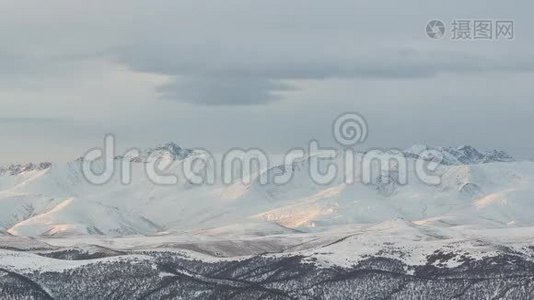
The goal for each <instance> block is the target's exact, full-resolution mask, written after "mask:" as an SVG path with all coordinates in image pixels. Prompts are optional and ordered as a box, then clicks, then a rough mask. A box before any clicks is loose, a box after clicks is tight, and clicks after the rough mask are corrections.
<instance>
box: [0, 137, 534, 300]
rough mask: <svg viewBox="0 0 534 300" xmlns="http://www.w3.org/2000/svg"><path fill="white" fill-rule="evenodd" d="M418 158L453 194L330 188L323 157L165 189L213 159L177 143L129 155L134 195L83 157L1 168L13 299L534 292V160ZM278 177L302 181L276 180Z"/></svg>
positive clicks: (2, 275) (384, 186)
mask: <svg viewBox="0 0 534 300" xmlns="http://www.w3.org/2000/svg"><path fill="white" fill-rule="evenodd" d="M429 149H432V150H433V151H430V152H429V151H425V150H429ZM403 153H404V155H405V156H406V157H408V160H409V161H410V162H412V163H413V162H418V161H423V162H428V161H436V160H438V159H439V160H442V161H443V163H442V164H441V165H439V167H438V168H437V169H436V171H435V172H436V174H437V175H439V177H440V179H441V180H440V183H439V184H437V185H429V184H426V183H424V182H423V181H421V180H418V178H417V176H415V175H416V174H415V170H414V168H413V164H409V165H410V166H411V167H409V168H408V172H409V174H408V178H409V181H408V182H407V183H406V184H403V183H401V182H400V181H399V180H398V174H396V173H395V172H394V171H395V170H392V172H391V173H388V174H387V175H386V176H383V175H381V174H379V175H377V176H376V178H375V180H373V181H372V182H371V183H364V182H362V180H361V176H359V175H361V174H357V176H356V178H355V181H354V183H352V184H348V183H346V182H345V181H344V180H342V179H341V178H338V179H336V180H333V181H332V182H330V183H329V184H326V185H325V184H317V183H315V182H314V181H313V180H311V178H310V176H309V171H310V158H309V157H308V158H305V159H301V160H298V161H295V162H293V163H291V164H289V165H277V166H274V167H271V168H268V169H266V170H264V171H263V172H260V173H259V174H256V177H255V178H254V180H252V181H251V182H249V183H243V182H242V181H240V180H236V182H234V183H233V184H230V185H225V184H220V183H218V184H213V185H211V184H206V185H196V184H192V183H191V182H188V181H187V180H186V179H185V178H180V180H179V182H178V184H175V185H170V186H165V185H156V184H154V183H153V182H152V181H150V180H149V179H148V178H147V177H146V176H145V174H144V166H145V164H147V163H149V162H150V161H151V160H153V159H154V158H156V157H159V158H162V159H163V160H166V161H171V162H173V164H172V165H171V167H170V169H169V170H168V171H170V172H173V171H177V170H178V169H179V168H180V166H181V165H182V164H184V163H186V162H187V161H188V160H193V159H195V157H197V155H199V154H198V153H196V152H195V151H192V150H188V149H186V148H182V147H179V146H177V145H176V144H173V143H168V144H164V145H161V146H157V147H154V148H151V149H148V150H145V151H140V152H139V154H138V155H133V156H116V157H115V158H114V163H115V164H117V165H119V164H122V163H123V162H125V161H126V162H130V163H132V164H131V165H132V177H131V178H132V182H131V183H130V184H123V183H122V182H121V180H120V178H119V176H118V174H116V175H117V176H114V177H112V178H111V180H110V181H109V182H107V183H105V184H102V185H92V184H89V183H88V181H87V180H86V178H84V176H83V174H82V172H81V165H82V163H83V160H82V159H77V160H74V161H72V162H69V163H66V164H50V163H41V164H26V165H14V166H7V167H4V168H1V169H0V289H1V291H2V293H3V295H5V296H6V297H8V298H9V297H12V298H16V299H85V298H117V299H159V298H162V297H170V298H180V297H182V298H187V299H206V298H210V297H212V298H213V297H215V298H221V297H222V298H228V299H230V298H232V299H233V298H235V299H347V298H351V297H353V296H354V295H358V297H359V298H361V299H383V298H384V299H385V298H387V299H412V298H414V299H415V298H417V299H419V298H422V299H451V298H455V299H475V298H476V299H486V298H487V299H489V298H500V299H528V297H531V296H532V295H534V284H532V282H534V280H533V279H534V259H532V257H534V250H533V249H534V247H533V246H534V236H533V235H532V234H531V232H532V229H534V218H532V210H533V209H534V200H533V199H534V162H531V161H516V160H514V159H512V158H511V157H510V156H509V155H507V154H506V153H504V152H501V151H489V152H483V151H479V150H476V149H475V148H473V147H469V146H463V147H458V148H449V147H448V148H437V147H428V146H420V145H419V146H413V147H411V148H409V149H407V150H405V151H403ZM363 155H365V152H362V153H357V154H356V156H357V157H356V158H358V157H359V156H363ZM213 167H214V166H211V165H208V166H206V168H213ZM176 173H177V174H178V173H179V172H176ZM275 174H278V175H280V174H291V176H292V179H291V180H290V181H289V182H287V183H285V184H275V183H273V182H272V181H269V180H267V182H266V183H262V182H261V179H262V177H268V178H270V177H272V176H274V175H275ZM119 274H121V275H119ZM81 282H82V283H89V282H90V284H80V283H81Z"/></svg>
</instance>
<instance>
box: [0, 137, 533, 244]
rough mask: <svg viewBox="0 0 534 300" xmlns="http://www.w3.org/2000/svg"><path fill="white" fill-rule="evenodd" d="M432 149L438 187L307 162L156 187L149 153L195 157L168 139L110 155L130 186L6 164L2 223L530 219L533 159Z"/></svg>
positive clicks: (18, 228) (70, 170) (216, 224)
mask: <svg viewBox="0 0 534 300" xmlns="http://www.w3.org/2000/svg"><path fill="white" fill-rule="evenodd" d="M429 148H430V147H427V146H414V147H411V148H409V149H408V150H406V151H404V153H405V155H406V156H407V157H409V159H410V160H417V159H423V160H428V159H430V160H432V159H434V158H433V157H421V156H420V155H419V153H422V151H423V150H426V149H429ZM432 149H435V150H437V151H439V153H440V155H441V156H442V158H443V162H444V163H443V165H441V166H440V168H439V170H438V171H437V172H438V173H439V175H440V177H441V184H439V185H437V186H430V185H426V184H424V183H422V182H420V181H418V180H416V179H415V178H416V176H410V178H411V180H410V181H409V182H408V184H403V185H401V184H398V182H396V181H395V180H394V179H391V178H377V180H376V181H374V182H373V183H372V184H363V183H361V182H359V181H358V180H356V182H355V183H354V184H346V183H344V182H343V181H342V180H340V179H338V180H334V181H333V182H331V183H330V184H328V185H320V184H316V183H314V182H313V181H312V180H311V179H310V177H309V175H308V172H307V169H308V167H309V161H308V160H306V159H304V160H301V161H298V162H295V163H293V164H292V165H288V166H285V165H281V166H277V167H274V168H271V169H269V170H266V171H265V172H264V173H262V174H260V176H269V173H270V172H274V171H278V172H291V173H292V179H291V181H289V182H288V183H286V184H283V185H277V184H275V183H272V182H269V183H267V184H260V183H259V180H258V178H259V177H258V178H257V180H255V181H253V182H251V183H249V184H243V183H241V182H240V181H239V180H238V181H236V182H235V183H234V184H232V185H222V184H216V185H200V186H196V185H192V184H189V182H187V180H181V181H180V182H179V183H178V184H177V185H173V186H160V185H155V184H154V183H153V182H152V181H150V180H148V178H146V176H143V174H142V172H143V162H144V161H146V159H148V157H150V156H152V157H157V156H165V157H167V158H168V159H170V160H173V162H175V164H173V166H172V167H174V168H179V166H180V164H182V163H184V162H185V161H186V160H188V159H193V158H194V156H195V155H194V152H193V151H192V150H188V149H184V148H181V147H179V146H177V145H176V144H173V143H168V144H164V145H162V146H158V147H155V148H152V149H148V150H146V151H143V152H142V153H141V154H140V155H139V156H136V157H128V158H125V157H121V156H118V157H116V158H115V161H117V162H120V161H121V160H123V159H128V160H129V161H131V162H134V163H133V167H132V168H133V170H132V178H133V179H132V180H133V181H132V183H131V184H128V185H124V184H122V183H121V182H120V180H119V178H118V176H115V177H113V178H112V179H111V180H110V181H109V182H108V183H106V184H104V185H96V186H95V185H91V184H89V183H88V182H87V181H86V180H85V178H84V177H83V175H82V173H81V167H80V165H81V160H76V161H72V162H70V163H67V164H50V163H41V164H28V165H24V166H20V165H17V166H8V167H6V168H2V169H0V174H1V175H0V207H1V209H0V230H1V231H2V232H6V233H8V234H11V235H19V236H68V235H112V236H123V235H131V234H161V233H164V232H166V233H168V232H175V231H184V230H185V231H194V230H208V229H209V230H213V228H218V230H223V228H226V229H225V230H230V231H231V230H232V228H233V229H236V230H239V231H243V230H245V231H246V230H252V231H257V232H262V234H271V233H279V232H292V231H295V230H296V231H303V232H310V231H322V230H329V229H331V228H334V227H336V226H344V225H350V224H373V223H380V222H384V221H389V220H393V219H403V220H407V221H409V222H413V223H416V224H417V223H419V224H421V223H425V224H428V223H433V224H449V225H451V226H452V225H465V224H472V225H477V226H478V225H479V226H490V227H500V226H526V225H532V223H534V219H532V218H531V216H530V213H529V211H530V209H531V208H532V207H533V206H534V204H533V202H532V200H531V199H532V196H533V195H534V185H533V180H534V178H533V177H534V163H532V162H528V161H514V160H513V159H512V158H511V157H510V156H509V155H507V154H506V153H504V152H502V151H490V152H481V151H478V150H476V149H475V148H473V147H470V146H463V147H459V148H432ZM410 172H413V170H410ZM412 175H413V174H412Z"/></svg>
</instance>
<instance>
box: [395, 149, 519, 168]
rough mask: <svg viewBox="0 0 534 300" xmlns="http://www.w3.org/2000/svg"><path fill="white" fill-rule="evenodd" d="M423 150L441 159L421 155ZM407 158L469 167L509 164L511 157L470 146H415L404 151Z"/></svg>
mask: <svg viewBox="0 0 534 300" xmlns="http://www.w3.org/2000/svg"><path fill="white" fill-rule="evenodd" d="M425 150H434V151H437V152H439V153H440V156H441V157H435V156H433V155H429V154H428V153H426V154H425V156H424V157H422V156H421V153H422V152H423V151H425ZM404 154H405V155H406V156H408V157H413V158H421V159H425V160H440V161H441V163H442V164H445V165H464V164H465V165H470V164H483V163H491V162H510V161H513V160H514V159H513V157H512V156H510V155H509V154H508V153H506V152H504V151H501V150H491V151H480V150H478V149H476V148H475V147H473V146H471V145H463V146H459V147H433V146H428V145H420V144H416V145H414V146H411V147H410V148H408V149H406V150H405V151H404Z"/></svg>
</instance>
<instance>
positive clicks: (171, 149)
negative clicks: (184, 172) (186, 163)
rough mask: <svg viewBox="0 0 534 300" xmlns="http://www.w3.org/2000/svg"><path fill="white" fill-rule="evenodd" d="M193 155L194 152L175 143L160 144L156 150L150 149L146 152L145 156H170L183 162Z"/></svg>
mask: <svg viewBox="0 0 534 300" xmlns="http://www.w3.org/2000/svg"><path fill="white" fill-rule="evenodd" d="M191 153H193V150H191V149H186V148H182V147H180V146H179V145H178V144H176V143H174V142H166V143H163V144H159V145H157V146H156V147H154V148H148V149H146V150H145V151H144V156H145V157H148V156H152V155H154V154H155V155H170V156H171V157H172V158H173V159H175V160H181V159H184V158H186V157H188V156H189V155H191Z"/></svg>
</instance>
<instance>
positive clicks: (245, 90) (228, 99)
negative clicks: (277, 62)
mask: <svg viewBox="0 0 534 300" xmlns="http://www.w3.org/2000/svg"><path fill="white" fill-rule="evenodd" d="M158 90H159V91H160V92H161V93H162V95H163V97H164V98H166V99H172V100H178V101H183V102H188V103H194V104H201V105H251V104H263V103H268V102H271V101H274V100H277V99H279V98H280V95H278V94H277V92H281V91H288V90H292V88H291V87H290V86H288V85H286V84H283V83H280V82H277V81H274V80H270V79H262V78H242V77H237V78H236V77H222V78H218V77H200V78H199V77H187V78H184V79H176V80H174V81H172V82H171V83H168V84H166V85H163V86H161V87H160V88H159V89H158Z"/></svg>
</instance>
